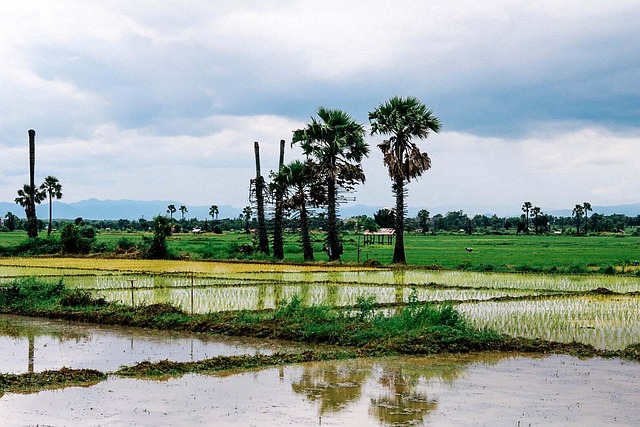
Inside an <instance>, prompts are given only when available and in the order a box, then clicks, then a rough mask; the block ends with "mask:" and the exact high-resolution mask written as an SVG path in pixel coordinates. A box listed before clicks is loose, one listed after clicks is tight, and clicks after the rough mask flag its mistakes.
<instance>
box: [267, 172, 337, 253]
mask: <svg viewBox="0 0 640 427" xmlns="http://www.w3.org/2000/svg"><path fill="white" fill-rule="evenodd" d="M271 177H272V183H271V184H272V185H271V187H272V189H273V190H275V189H276V188H277V189H278V190H279V191H281V192H282V196H283V199H282V205H283V207H284V208H285V209H295V210H297V211H298V213H299V217H300V235H301V238H302V255H303V257H304V260H305V261H313V260H314V256H313V245H312V244H311V234H310V232H309V214H308V211H307V206H308V205H309V204H318V203H319V202H320V201H319V200H318V198H317V195H323V194H324V192H323V191H322V188H321V185H320V184H319V183H318V182H317V179H316V176H315V174H314V168H313V164H312V163H311V162H307V163H302V162H301V161H299V160H296V161H293V162H291V163H290V164H288V165H283V166H282V167H281V168H280V170H279V171H278V173H276V174H272V176H271ZM314 193H315V194H316V196H314Z"/></svg>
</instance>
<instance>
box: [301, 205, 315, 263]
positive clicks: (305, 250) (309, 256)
mask: <svg viewBox="0 0 640 427" xmlns="http://www.w3.org/2000/svg"><path fill="white" fill-rule="evenodd" d="M300 229H301V230H300V233H301V234H302V255H303V256H304V260H305V261H313V260H314V258H313V246H312V245H311V235H310V234H309V219H308V215H307V208H306V207H305V206H304V205H303V206H301V207H300Z"/></svg>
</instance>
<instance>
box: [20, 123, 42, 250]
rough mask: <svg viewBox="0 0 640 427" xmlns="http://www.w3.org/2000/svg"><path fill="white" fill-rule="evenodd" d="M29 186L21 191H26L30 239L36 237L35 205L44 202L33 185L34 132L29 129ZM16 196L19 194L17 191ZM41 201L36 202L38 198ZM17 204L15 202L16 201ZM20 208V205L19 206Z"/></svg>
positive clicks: (26, 210) (34, 160)
mask: <svg viewBox="0 0 640 427" xmlns="http://www.w3.org/2000/svg"><path fill="white" fill-rule="evenodd" d="M28 134H29V185H28V186H25V187H24V188H23V190H28V196H29V197H28V198H26V199H25V201H26V203H27V204H26V206H23V207H24V208H25V213H26V215H27V235H28V236H29V237H30V238H36V237H38V218H37V216H36V204H38V203H40V202H41V201H42V200H44V197H42V196H41V195H38V194H37V193H38V189H37V188H36V183H35V171H36V131H35V130H33V129H29V131H28ZM18 196H20V192H19V191H18ZM39 197H41V199H40V200H39V201H38V198H39ZM16 202H17V200H16ZM21 206H22V205H21Z"/></svg>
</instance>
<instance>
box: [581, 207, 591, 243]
mask: <svg viewBox="0 0 640 427" xmlns="http://www.w3.org/2000/svg"><path fill="white" fill-rule="evenodd" d="M582 209H584V235H585V236H586V235H588V234H589V211H591V212H593V209H592V208H591V203H589V202H584V203H583V204H582Z"/></svg>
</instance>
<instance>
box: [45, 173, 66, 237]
mask: <svg viewBox="0 0 640 427" xmlns="http://www.w3.org/2000/svg"><path fill="white" fill-rule="evenodd" d="M40 190H42V191H44V192H45V194H46V195H47V196H49V227H47V236H50V235H51V223H52V218H53V198H54V197H55V198H56V199H58V200H60V199H61V198H62V185H61V184H60V181H58V178H56V177H55V176H51V175H49V176H48V177H46V178H45V179H44V182H43V183H42V185H40Z"/></svg>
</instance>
